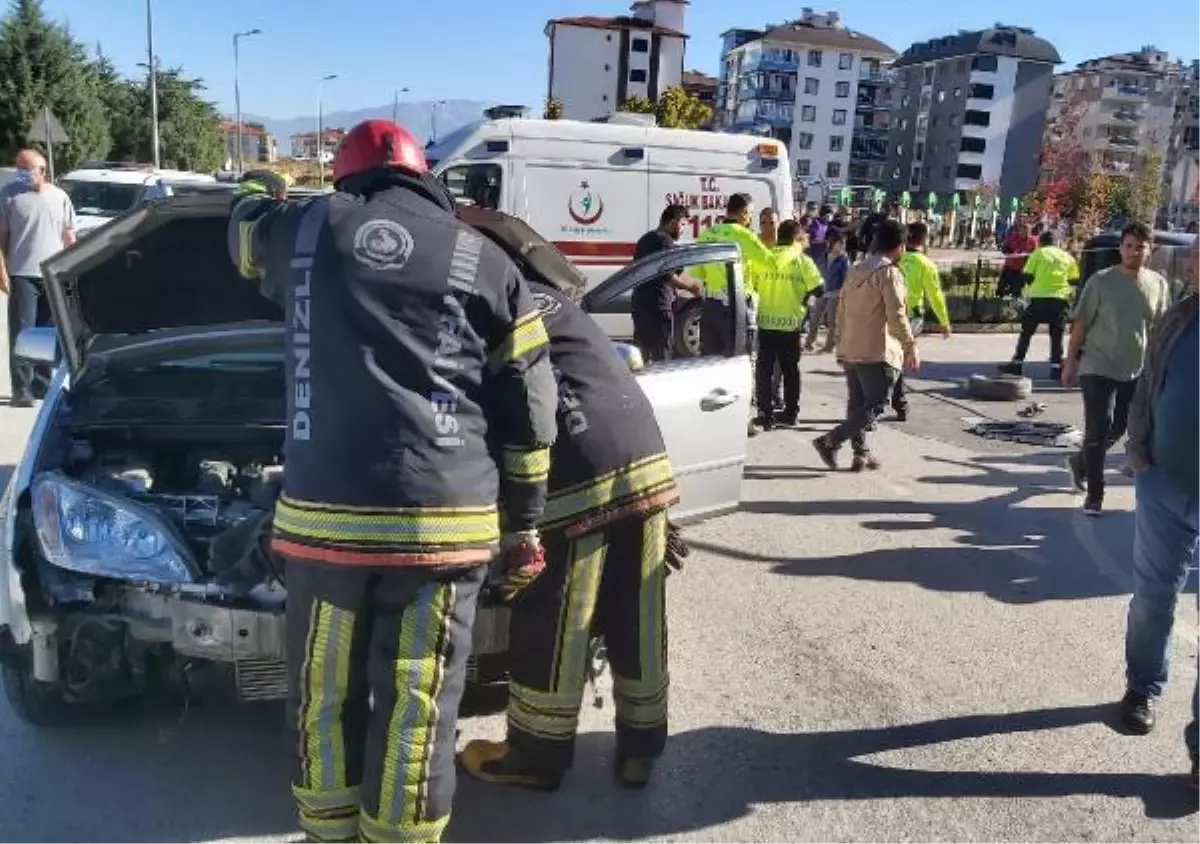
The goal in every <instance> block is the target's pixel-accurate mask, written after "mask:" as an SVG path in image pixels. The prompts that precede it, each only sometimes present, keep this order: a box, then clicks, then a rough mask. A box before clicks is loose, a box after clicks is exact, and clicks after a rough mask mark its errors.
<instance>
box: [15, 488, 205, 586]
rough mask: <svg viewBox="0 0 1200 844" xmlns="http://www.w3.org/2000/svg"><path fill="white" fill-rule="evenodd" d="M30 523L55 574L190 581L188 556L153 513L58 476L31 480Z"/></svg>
mask: <svg viewBox="0 0 1200 844" xmlns="http://www.w3.org/2000/svg"><path fill="white" fill-rule="evenodd" d="M33 521H34V524H35V525H36V526H37V535H38V541H39V542H40V544H41V546H42V554H44V555H45V557H46V560H47V561H49V562H50V563H51V564H53V565H56V566H58V567H59V568H64V569H68V570H70V571H74V572H78V573H79V574H86V575H91V576H93V577H111V578H115V579H118V580H136V581H140V582H144V583H158V584H180V583H191V582H193V581H194V580H195V570H196V566H195V562H194V560H193V559H192V555H191V553H190V552H189V551H188V549H187V546H186V545H185V543H184V542H183V540H182V539H181V538H180V537H179V534H178V533H177V531H175V530H174V528H173V527H172V526H171V524H170V523H169V522H168V521H166V520H165V519H164V518H163V517H162V516H160V515H159V514H158V513H157V512H155V511H154V510H152V509H150V508H149V507H145V506H143V505H141V504H139V503H138V502H136V501H130V500H129V499H125V498H120V497H117V496H114V495H108V494H107V493H104V492H102V491H100V490H98V489H96V488H94V487H90V486H87V485H86V484H81V483H78V482H76V481H73V480H71V479H70V478H67V477H66V476H64V475H62V474H60V473H58V472H47V473H45V474H42V475H39V476H38V477H37V478H36V479H35V480H34V482H33Z"/></svg>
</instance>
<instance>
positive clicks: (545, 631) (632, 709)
mask: <svg viewBox="0 0 1200 844" xmlns="http://www.w3.org/2000/svg"><path fill="white" fill-rule="evenodd" d="M543 544H544V546H545V549H546V571H545V572H544V573H543V574H542V576H541V577H539V578H538V579H537V580H536V581H534V583H533V585H531V586H530V587H529V590H528V592H527V593H526V594H525V595H523V596H522V597H521V598H520V599H519V600H518V602H517V603H516V604H515V605H514V606H513V613H512V618H511V622H510V628H509V638H510V652H511V654H512V666H511V671H512V677H511V680H510V682H509V692H510V695H509V705H508V743H509V746H510V747H511V748H513V750H514V751H515V752H517V753H518V754H519V755H520V756H522V757H523V758H526V759H528V760H531V761H532V762H533V763H534V764H535V765H536V767H538V768H539V769H541V770H543V771H544V772H547V773H562V772H563V771H564V770H565V769H567V768H569V767H570V766H571V763H572V761H573V755H574V747H575V733H576V731H577V730H578V728H579V709H580V706H581V705H582V703H583V692H584V686H585V685H586V681H587V668H588V661H589V655H590V641H591V638H592V636H593V635H602V636H603V637H604V640H605V643H606V646H607V649H608V660H609V665H610V667H611V670H612V680H613V702H614V704H615V708H616V731H617V752H618V754H619V755H623V756H627V757H637V758H648V759H653V758H657V757H658V756H660V755H661V754H662V751H663V747H664V746H665V745H666V740H667V688H668V674H667V619H666V590H665V581H666V573H667V572H666V551H667V514H666V511H659V512H657V513H651V514H645V515H637V516H633V517H630V518H626V519H622V520H621V521H618V522H614V523H612V524H610V525H607V526H606V527H604V528H601V529H599V530H597V531H595V532H593V533H590V534H587V535H585V536H581V537H577V538H573V539H571V538H567V537H565V536H562V535H561V534H557V533H556V534H547V535H546V536H545V537H543Z"/></svg>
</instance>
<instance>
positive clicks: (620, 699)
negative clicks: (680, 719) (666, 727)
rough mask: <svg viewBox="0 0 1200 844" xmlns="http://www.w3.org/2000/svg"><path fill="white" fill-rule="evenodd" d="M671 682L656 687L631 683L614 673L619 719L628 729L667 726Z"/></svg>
mask: <svg viewBox="0 0 1200 844" xmlns="http://www.w3.org/2000/svg"><path fill="white" fill-rule="evenodd" d="M668 689H669V686H668V679H667V677H666V676H663V677H662V678H660V679H659V681H658V682H657V684H653V683H646V682H643V681H641V680H630V679H628V678H626V677H622V676H620V675H619V674H617V673H616V672H615V671H614V672H613V700H614V701H615V703H616V708H617V720H618V721H620V722H621V723H622V724H624V725H625V726H627V727H633V728H634V729H641V730H651V729H654V728H656V727H661V726H662V725H663V724H665V723H667V693H668Z"/></svg>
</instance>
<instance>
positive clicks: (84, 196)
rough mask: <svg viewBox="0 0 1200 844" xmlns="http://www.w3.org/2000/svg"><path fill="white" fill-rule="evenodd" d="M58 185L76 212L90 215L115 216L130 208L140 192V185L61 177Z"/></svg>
mask: <svg viewBox="0 0 1200 844" xmlns="http://www.w3.org/2000/svg"><path fill="white" fill-rule="evenodd" d="M58 186H59V187H60V188H62V189H63V190H65V191H66V192H67V196H69V197H71V204H72V205H74V206H75V213H76V214H87V215H89V216H92V217H117V216H120V215H121V214H124V213H125V212H126V211H128V210H129V209H130V208H132V207H133V206H134V205H135V204H136V203H137V200H138V195H139V194H140V193H141V190H142V186H141V185H130V184H120V183H117V182H93V181H83V180H79V179H63V180H62V181H61V182H59V183H58Z"/></svg>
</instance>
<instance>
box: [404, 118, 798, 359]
mask: <svg viewBox="0 0 1200 844" xmlns="http://www.w3.org/2000/svg"><path fill="white" fill-rule="evenodd" d="M426 154H427V156H428V158H429V159H430V164H431V166H432V167H433V168H434V172H435V173H437V174H438V175H439V176H440V177H441V178H442V180H443V181H444V182H445V183H446V185H447V186H448V187H449V188H450V191H451V192H452V193H453V194H454V195H455V197H456V198H457V199H458V200H459V201H460V202H465V203H470V204H474V205H481V206H484V207H487V208H492V209H495V210H498V211H503V212H505V213H508V214H512V215H513V216H516V217H520V218H522V219H523V220H525V221H526V222H528V223H529V225H530V226H531V227H532V228H533V229H534V230H535V231H537V232H538V233H539V234H540V235H542V236H543V237H544V238H546V239H547V240H549V241H550V242H552V243H553V244H554V245H555V246H557V247H558V249H559V250H560V251H561V252H562V253H563V254H564V255H565V256H566V257H567V258H568V259H570V260H571V261H572V262H573V263H574V264H575V265H576V266H578V267H579V268H580V269H581V270H582V271H583V272H584V273H585V274H586V275H587V276H588V278H589V280H590V282H591V283H592V284H593V285H594V284H597V283H599V282H600V281H603V280H604V279H605V278H607V277H608V276H609V275H611V274H612V273H613V272H615V271H616V270H618V269H620V268H621V267H623V266H625V265H626V264H628V263H629V262H630V260H632V258H633V248H634V244H636V243H637V241H638V238H640V237H641V236H642V235H643V234H645V233H646V232H647V231H649V230H650V229H652V228H654V227H656V226H657V225H658V218H659V215H660V214H661V213H662V211H663V209H664V208H666V207H667V205H669V204H671V203H679V204H682V205H686V206H687V207H688V208H689V209H690V210H691V212H692V221H691V225H690V227H689V229H688V230H687V231H686V232H685V234H684V237H683V238H682V241H683V242H687V241H690V240H692V239H693V238H695V237H696V236H697V235H698V234H699V233H700V231H702V230H703V229H705V228H708V227H709V226H711V225H713V224H714V223H716V222H719V221H720V220H721V218H722V216H723V212H724V209H725V203H726V201H727V200H728V199H729V196H730V195H731V194H734V193H747V194H749V195H750V196H751V198H752V199H753V200H754V207H755V209H756V213H757V209H761V208H763V207H766V206H772V207H774V208H776V209H778V211H779V212H780V214H781V215H782V216H783V217H785V218H786V217H790V216H791V214H792V184H791V175H790V168H789V167H788V159H787V150H786V148H785V147H784V145H783V144H781V143H780V142H778V141H774V140H770V139H766V138H761V137H757V136H752V135H731V134H723V133H718V132H693V131H687V130H681V129H661V128H658V127H657V126H655V125H654V124H653V118H652V117H643V116H641V115H624V114H622V115H616V116H614V118H613V119H612V120H611V121H610V122H608V123H584V122H580V121H574V120H531V119H524V118H506V119H501V120H488V121H484V122H482V123H476V124H473V125H469V126H465V127H463V128H462V129H459V130H458V131H456V132H454V133H453V134H451V135H448V136H447V137H446V138H444V139H443V140H442V141H440V142H439V143H437V144H433V145H431V146H430V147H429V149H427V150H426ZM756 224H757V221H756ZM697 305H698V302H697V301H695V300H689V299H686V298H682V297H681V299H680V301H679V302H678V308H679V313H678V314H677V317H676V347H677V348H678V350H679V351H680V352H681V353H691V354H695V353H696V352H697V350H698V346H699V309H698V307H696V306H697ZM597 320H598V321H599V322H600V323H601V324H602V325H603V326H604V328H605V330H606V331H607V332H608V333H609V335H610V336H613V337H629V336H630V335H631V334H632V321H631V320H630V318H629V300H628V299H624V300H622V301H620V302H618V303H616V304H615V305H613V306H612V312H611V313H606V314H599V315H597Z"/></svg>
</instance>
